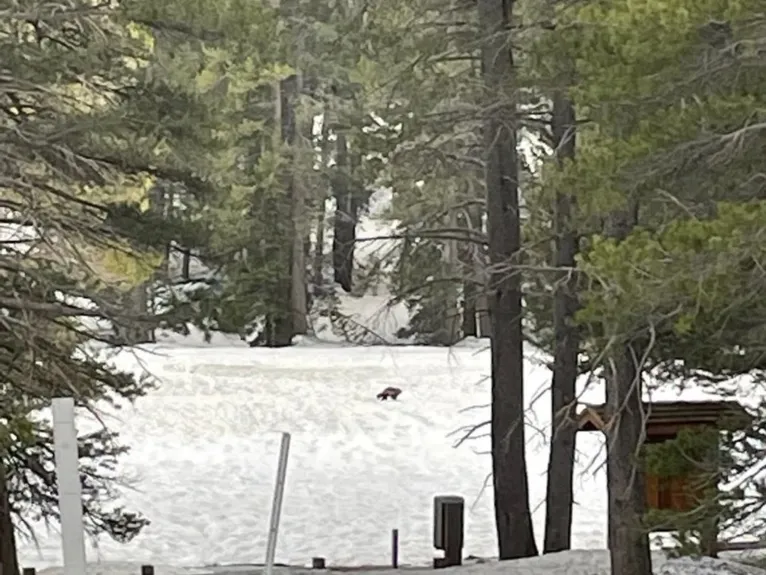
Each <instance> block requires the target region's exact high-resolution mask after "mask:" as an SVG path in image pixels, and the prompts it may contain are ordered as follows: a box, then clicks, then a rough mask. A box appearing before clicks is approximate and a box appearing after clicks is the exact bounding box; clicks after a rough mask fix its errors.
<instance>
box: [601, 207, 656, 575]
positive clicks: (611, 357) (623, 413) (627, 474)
mask: <svg viewBox="0 0 766 575" xmlns="http://www.w3.org/2000/svg"><path fill="white" fill-rule="evenodd" d="M637 211H638V208H637V204H635V203H633V202H629V205H628V207H627V208H626V209H624V210H619V211H616V212H615V213H613V214H612V215H611V216H610V217H609V218H608V221H607V230H606V233H607V235H608V236H610V237H612V238H615V239H617V240H623V239H625V238H626V237H627V235H628V234H629V233H630V232H631V230H632V229H633V227H635V225H636V223H637V221H638V213H637ZM617 335H618V337H619V336H621V335H622V334H617ZM640 355H641V351H640V349H639V346H638V345H637V344H636V343H635V342H631V341H624V340H623V341H622V342H618V343H616V344H614V350H613V351H612V352H611V353H609V354H608V364H607V376H606V417H607V422H608V427H607V433H606V441H607V462H606V470H607V490H608V499H609V502H608V513H609V529H608V538H609V541H608V543H609V556H610V562H611V567H612V573H614V574H618V573H619V575H651V574H652V558H651V554H650V547H649V533H648V532H647V531H646V530H645V529H644V528H643V526H642V520H643V517H644V514H645V513H646V488H645V484H644V473H643V469H642V466H641V462H640V460H639V450H640V449H641V446H642V444H643V442H644V435H645V434H644V426H645V415H646V414H645V413H644V409H643V403H642V395H643V385H642V381H641V366H640V363H639V362H640Z"/></svg>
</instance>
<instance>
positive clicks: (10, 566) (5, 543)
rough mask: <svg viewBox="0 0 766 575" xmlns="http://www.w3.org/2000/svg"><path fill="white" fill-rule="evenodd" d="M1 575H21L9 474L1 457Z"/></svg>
mask: <svg viewBox="0 0 766 575" xmlns="http://www.w3.org/2000/svg"><path fill="white" fill-rule="evenodd" d="M0 575H19V562H18V557H17V556H16V534H15V532H14V528H13V517H12V515H11V501H10V497H9V493H8V474H7V472H6V468H5V462H4V461H3V459H2V457H0Z"/></svg>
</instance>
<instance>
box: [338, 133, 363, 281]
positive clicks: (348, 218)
mask: <svg viewBox="0 0 766 575" xmlns="http://www.w3.org/2000/svg"><path fill="white" fill-rule="evenodd" d="M335 165H336V174H335V178H334V182H333V195H334V196H335V220H334V222H333V238H332V262H333V269H334V277H335V281H336V282H338V283H339V284H340V286H341V287H342V288H343V291H345V292H347V293H350V292H351V289H352V287H353V272H354V247H355V242H356V219H357V211H358V207H357V205H356V204H357V202H356V201H355V199H354V194H353V193H352V190H351V185H350V184H351V182H350V179H351V178H350V175H349V173H348V171H349V169H350V163H349V158H348V143H347V141H346V136H345V134H343V133H338V134H337V139H336V155H335Z"/></svg>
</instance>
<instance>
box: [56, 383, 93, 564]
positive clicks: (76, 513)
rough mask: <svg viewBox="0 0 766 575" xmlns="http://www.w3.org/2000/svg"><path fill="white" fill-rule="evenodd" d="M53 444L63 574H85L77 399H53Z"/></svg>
mask: <svg viewBox="0 0 766 575" xmlns="http://www.w3.org/2000/svg"><path fill="white" fill-rule="evenodd" d="M53 445H54V452H55V456H56V478H57V482H58V493H59V512H60V513H61V546H62V551H63V555H64V575H85V532H84V529H83V522H82V490H81V488H80V471H79V468H78V467H79V462H78V459H79V458H78V453H77V430H76V429H75V425H74V399H72V398H71V397H59V398H56V399H54V400H53Z"/></svg>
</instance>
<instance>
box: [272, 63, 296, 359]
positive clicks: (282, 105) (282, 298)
mask: <svg viewBox="0 0 766 575" xmlns="http://www.w3.org/2000/svg"><path fill="white" fill-rule="evenodd" d="M297 92H298V77H297V76H296V75H292V76H290V77H288V78H285V79H283V80H282V81H280V82H279V95H278V101H279V106H278V110H279V111H278V113H279V134H280V137H281V142H282V143H283V144H286V145H287V146H288V147H292V146H293V145H294V144H295V140H296V136H297V129H298V128H297V125H296V114H295V102H296V99H297ZM291 170H292V167H288V173H287V174H285V175H284V176H283V177H284V178H285V181H286V184H287V191H288V197H289V198H290V199H291V200H292V195H293V185H294V182H293V175H292V173H291ZM290 205H291V206H292V204H290ZM293 213H294V212H292V211H290V213H289V215H286V217H292V215H293ZM291 223H292V222H291ZM286 229H287V230H289V232H288V237H287V238H284V239H286V240H287V241H288V242H289V243H288V246H283V245H280V246H278V247H277V249H276V250H275V252H276V253H277V255H276V257H277V258H278V260H279V261H280V263H281V264H282V268H283V269H284V270H285V271H286V272H287V273H286V274H285V275H284V276H282V277H280V278H278V280H277V284H278V287H277V289H276V293H275V294H274V297H275V304H276V305H275V309H274V311H273V313H272V314H271V317H269V318H268V319H267V321H266V325H267V332H266V345H267V346H268V347H287V346H289V345H290V344H291V343H292V338H293V335H294V334H295V331H294V326H293V320H294V314H293V301H292V295H293V289H292V286H293V280H292V274H291V272H292V260H293V258H292V252H293V239H294V236H295V233H294V226H293V225H288V226H286Z"/></svg>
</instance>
